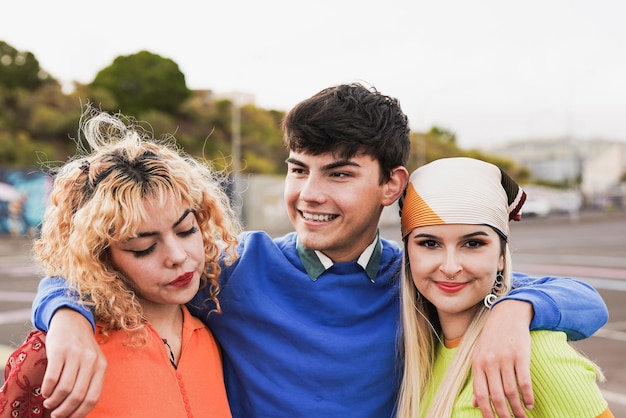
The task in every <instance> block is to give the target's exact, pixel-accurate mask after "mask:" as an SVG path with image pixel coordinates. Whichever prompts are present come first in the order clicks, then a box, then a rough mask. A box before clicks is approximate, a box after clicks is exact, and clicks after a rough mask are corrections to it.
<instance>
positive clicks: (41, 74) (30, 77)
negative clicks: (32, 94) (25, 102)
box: [0, 41, 52, 90]
mask: <svg viewBox="0 0 626 418" xmlns="http://www.w3.org/2000/svg"><path fill="white" fill-rule="evenodd" d="M51 80H52V77H50V75H49V74H48V73H46V72H45V71H43V70H42V69H41V67H40V66H39V61H37V59H36V58H35V56H34V55H33V54H32V53H30V52H21V51H18V50H17V49H15V48H13V47H12V46H11V45H9V44H7V43H6V42H3V41H0V85H1V86H4V87H5V88H7V89H8V90H14V89H17V88H22V89H26V90H35V89H36V88H38V87H39V86H41V85H42V84H43V83H44V82H46V81H51Z"/></svg>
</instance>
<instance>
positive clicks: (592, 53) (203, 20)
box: [0, 0, 626, 148]
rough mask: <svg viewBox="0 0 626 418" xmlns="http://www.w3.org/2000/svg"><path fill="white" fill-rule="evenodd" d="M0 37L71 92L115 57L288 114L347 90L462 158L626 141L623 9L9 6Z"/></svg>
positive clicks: (250, 2)
mask: <svg viewBox="0 0 626 418" xmlns="http://www.w3.org/2000/svg"><path fill="white" fill-rule="evenodd" d="M5 3H6V4H3V6H2V13H1V15H0V40H2V41H5V42H7V43H9V44H10V45H11V46H13V47H14V48H16V49H18V50H20V51H30V52H32V53H33V54H35V56H36V58H37V59H38V60H39V63H40V65H41V66H42V68H43V69H45V70H46V71H48V72H49V73H51V74H52V76H54V77H55V78H57V79H59V80H60V81H62V82H63V83H67V84H70V83H71V82H72V81H73V80H75V81H79V82H82V83H89V82H91V81H92V80H93V78H94V77H95V75H96V74H97V72H98V71H99V70H101V69H103V68H105V67H107V66H108V65H110V64H111V63H112V62H113V60H114V59H115V57H117V56H119V55H129V54H134V53H137V52H139V51H141V50H148V51H150V52H152V53H155V54H159V55H161V56H163V57H166V58H170V59H172V60H174V61H175V62H176V63H177V64H178V65H179V66H180V69H181V71H182V72H183V73H184V74H185V77H186V81H187V85H188V87H190V88H193V89H211V90H213V91H215V92H216V93H226V92H231V91H241V92H245V93H251V94H253V95H254V96H255V99H256V105H257V106H260V107H263V108H268V109H279V110H288V109H289V108H291V107H292V106H293V105H295V104H296V103H297V102H299V101H300V100H303V99H305V98H307V97H309V96H310V95H312V94H314V93H316V92H317V91H319V90H321V89H322V88H325V87H328V86H331V85H335V84H339V83H344V82H352V81H361V82H364V83H366V84H369V85H373V86H375V87H376V88H377V89H378V90H380V91H382V92H383V93H385V94H388V95H391V96H395V97H397V98H398V99H399V100H400V102H401V105H402V107H403V109H404V110H405V112H406V113H407V114H408V116H409V119H410V121H411V126H412V127H413V128H414V129H416V130H422V131H423V130H427V129H428V128H430V127H431V126H433V125H438V126H440V127H443V128H445V129H449V130H451V131H452V132H454V133H456V135H457V138H458V142H459V144H460V145H461V146H463V147H483V148H488V146H489V144H493V143H499V142H502V141H506V140H515V139H526V138H553V137H565V136H569V137H572V138H574V139H591V138H604V139H613V140H621V141H626V24H624V19H625V18H626V1H624V0H594V1H590V0H572V1H565V0H526V1H517V2H513V1H507V0H472V1H468V0H430V1H424V0H403V1H400V0H386V1H380V0H375V1H374V0H220V1H216V0H213V1H198V0H178V1H168V2H165V1H161V0H150V1H147V0H125V1H120V0H108V1H106V2H86V1H82V0H56V1H49V2H48V1H46V2H44V1H41V2H33V1H11V2H5Z"/></svg>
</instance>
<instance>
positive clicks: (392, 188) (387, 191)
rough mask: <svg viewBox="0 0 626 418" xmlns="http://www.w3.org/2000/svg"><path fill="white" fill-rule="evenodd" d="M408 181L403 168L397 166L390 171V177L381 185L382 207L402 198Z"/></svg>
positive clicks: (406, 173)
mask: <svg viewBox="0 0 626 418" xmlns="http://www.w3.org/2000/svg"><path fill="white" fill-rule="evenodd" d="M408 180H409V172H408V171H407V169H406V168H405V167H402V166H398V167H396V168H394V169H393V170H391V177H390V178H389V180H388V181H387V183H385V184H384V185H383V200H382V204H383V205H384V206H389V205H391V204H393V203H394V202H395V201H396V200H398V199H399V198H400V196H402V193H404V189H405V188H406V183H407V181H408Z"/></svg>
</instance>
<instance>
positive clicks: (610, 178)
mask: <svg viewBox="0 0 626 418" xmlns="http://www.w3.org/2000/svg"><path fill="white" fill-rule="evenodd" d="M489 152H490V153H492V154H494V155H499V156H502V157H506V158H508V159H510V160H513V161H515V162H516V163H518V164H521V165H524V166H525V167H527V168H528V169H529V170H531V172H532V176H533V179H534V180H535V181H540V182H541V181H543V182H549V183H555V184H562V185H570V184H571V188H573V189H574V188H575V189H578V190H579V191H580V193H581V194H582V196H583V197H584V200H585V202H587V203H589V204H592V205H595V206H607V205H608V206H611V205H617V206H619V207H621V208H626V202H625V199H626V194H625V193H626V192H625V190H624V189H625V188H626V187H625V185H624V184H623V182H622V181H621V179H622V178H623V176H624V174H625V173H626V143H624V142H616V141H604V140H589V141H583V140H570V139H557V140H532V141H519V142H511V143H508V144H504V145H500V146H498V147H496V148H493V149H490V150H489Z"/></svg>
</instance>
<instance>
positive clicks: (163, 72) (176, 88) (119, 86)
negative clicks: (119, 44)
mask: <svg viewBox="0 0 626 418" xmlns="http://www.w3.org/2000/svg"><path fill="white" fill-rule="evenodd" d="M91 86H92V87H93V88H102V89H106V90H108V91H109V92H111V94H112V95H113V97H114V98H115V99H116V101H117V104H118V106H119V107H120V108H119V109H109V110H112V111H116V112H117V111H120V112H121V113H123V114H126V115H129V116H138V115H140V114H141V113H142V112H145V111H148V110H159V111H162V112H165V113H176V112H177V111H178V108H179V107H180V105H181V104H182V103H183V102H184V101H185V99H187V98H188V97H189V95H190V91H189V89H188V88H187V85H186V84H185V75H184V74H183V73H182V72H181V71H180V69H179V68H178V64H176V63H175V62H174V61H172V60H171V59H169V58H163V57H161V56H159V55H156V54H153V53H150V52H148V51H141V52H138V53H136V54H133V55H127V56H119V57H117V58H115V60H114V61H113V64H111V65H110V66H108V67H106V68H105V69H103V70H101V71H100V72H99V73H98V74H97V75H96V78H95V79H94V81H93V82H92V83H91Z"/></svg>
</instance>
